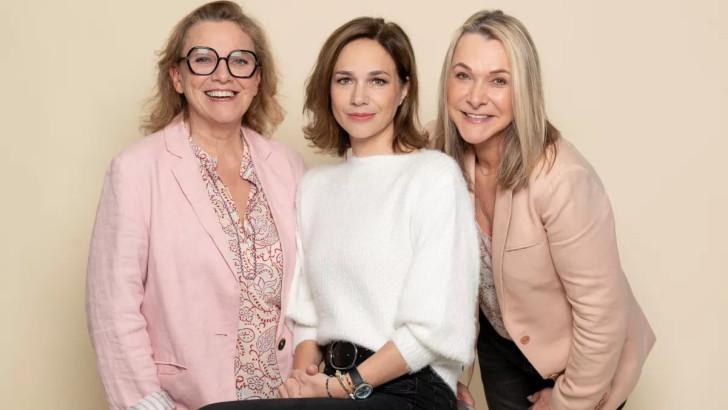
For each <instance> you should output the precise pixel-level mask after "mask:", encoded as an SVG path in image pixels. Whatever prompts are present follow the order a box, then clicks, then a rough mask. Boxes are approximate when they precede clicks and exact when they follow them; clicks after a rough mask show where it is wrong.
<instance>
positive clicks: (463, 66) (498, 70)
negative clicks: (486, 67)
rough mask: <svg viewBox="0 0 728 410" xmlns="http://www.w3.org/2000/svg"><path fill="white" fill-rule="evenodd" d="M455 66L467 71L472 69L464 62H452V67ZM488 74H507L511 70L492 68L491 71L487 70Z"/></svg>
mask: <svg viewBox="0 0 728 410" xmlns="http://www.w3.org/2000/svg"><path fill="white" fill-rule="evenodd" d="M455 67H462V68H464V69H466V70H468V71H473V69H472V68H470V67H468V65H467V64H465V63H455V64H453V66H452V68H455ZM488 74H491V75H492V74H508V75H510V74H511V72H510V71H508V70H506V69H505V68H499V69H497V70H493V71H491V72H489V73H488Z"/></svg>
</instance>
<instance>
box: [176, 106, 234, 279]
mask: <svg viewBox="0 0 728 410" xmlns="http://www.w3.org/2000/svg"><path fill="white" fill-rule="evenodd" d="M188 138H189V132H188V130H187V129H186V127H185V126H184V123H183V121H182V116H181V115H180V116H178V117H177V118H175V120H173V121H172V124H170V125H169V126H168V127H167V128H166V129H165V133H164V139H165V143H166V144H167V150H168V151H169V152H170V153H171V154H173V155H175V156H176V157H178V161H177V163H176V164H175V165H174V166H173V167H172V174H173V175H174V178H175V179H176V180H177V183H178V184H179V187H180V189H181V190H182V192H183V194H184V196H185V197H186V198H187V201H188V202H189V204H190V206H192V209H193V210H194V212H195V214H196V215H197V219H198V221H199V222H200V224H202V227H203V228H204V229H205V231H206V232H207V234H208V235H209V236H210V239H212V241H213V243H214V244H215V246H216V247H217V250H218V251H219V252H220V256H222V258H223V259H224V260H225V263H226V264H227V265H228V268H229V269H230V274H231V275H232V277H233V279H235V281H236V282H237V277H236V275H235V270H234V266H235V264H234V263H233V261H232V260H231V258H230V255H231V253H230V252H229V251H228V250H229V246H230V244H229V243H228V239H227V237H225V233H224V232H223V230H222V227H221V226H220V221H219V220H218V217H217V215H216V214H215V211H214V210H213V208H212V205H211V204H210V197H209V196H208V194H207V191H206V190H205V186H204V184H203V183H202V177H201V176H200V164H199V163H198V161H197V160H196V159H195V156H194V153H193V152H192V147H190V144H189V141H188Z"/></svg>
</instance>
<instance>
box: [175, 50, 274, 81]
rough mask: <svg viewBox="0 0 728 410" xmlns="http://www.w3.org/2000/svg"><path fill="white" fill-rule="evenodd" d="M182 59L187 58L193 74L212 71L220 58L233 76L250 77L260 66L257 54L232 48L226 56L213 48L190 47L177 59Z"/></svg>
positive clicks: (206, 73)
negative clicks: (185, 54)
mask: <svg viewBox="0 0 728 410" xmlns="http://www.w3.org/2000/svg"><path fill="white" fill-rule="evenodd" d="M182 60H187V67H188V68H189V69H190V72H192V74H194V75H210V74H212V73H214V72H215V70H217V66H218V65H219V64H220V60H225V65H227V69H228V72H229V73H230V75H231V76H233V77H235V78H250V77H252V76H253V74H255V71H256V70H257V69H258V66H260V63H259V62H258V56H257V55H256V54H255V53H254V52H252V51H250V50H233V51H231V52H230V54H228V56H227V57H220V56H219V55H218V54H217V51H215V49H213V48H210V47H203V46H196V47H192V48H191V49H190V51H189V52H188V53H187V56H186V57H180V58H179V60H178V61H182Z"/></svg>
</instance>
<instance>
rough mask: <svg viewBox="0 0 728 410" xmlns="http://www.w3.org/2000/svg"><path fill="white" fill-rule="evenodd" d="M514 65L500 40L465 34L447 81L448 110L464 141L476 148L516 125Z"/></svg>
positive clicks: (454, 56)
mask: <svg viewBox="0 0 728 410" xmlns="http://www.w3.org/2000/svg"><path fill="white" fill-rule="evenodd" d="M511 81H512V77H511V65H510V62H509V61H508V56H507V55H506V51H505V49H504V48H503V44H501V42H500V41H498V40H493V39H488V38H486V37H484V36H483V35H481V34H475V33H468V34H464V35H463V36H462V37H461V38H460V40H459V41H458V44H457V46H456V47H455V51H454V53H453V57H452V64H451V66H450V72H449V74H448V78H447V111H448V115H449V116H450V120H451V121H452V122H453V123H454V124H455V126H456V127H457V129H458V132H459V133H460V135H461V136H462V138H463V139H464V140H465V141H466V142H468V143H470V144H473V145H478V144H482V143H486V142H488V141H491V142H492V141H495V140H497V139H500V138H501V137H502V135H503V131H504V130H505V129H506V128H507V127H508V126H509V125H510V124H511V122H513V88H512V82H511Z"/></svg>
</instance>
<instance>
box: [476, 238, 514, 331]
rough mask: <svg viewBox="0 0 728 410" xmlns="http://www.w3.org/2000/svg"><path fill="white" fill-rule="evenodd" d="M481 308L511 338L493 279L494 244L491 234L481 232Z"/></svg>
mask: <svg viewBox="0 0 728 410" xmlns="http://www.w3.org/2000/svg"><path fill="white" fill-rule="evenodd" d="M479 236H480V292H479V299H480V310H481V311H483V315H485V317H486V318H487V319H488V322H490V324H491V325H492V326H493V329H495V331H496V332H498V334H499V335H500V336H501V337H503V338H506V339H509V340H511V337H510V336H509V335H508V331H507V330H506V326H505V325H504V324H503V315H502V314H501V310H500V306H499V305H498V297H497V295H496V291H495V281H494V279H493V264H492V260H491V254H492V253H493V250H492V249H493V244H492V242H491V239H490V236H488V235H486V234H484V233H482V232H480V235H479Z"/></svg>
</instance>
